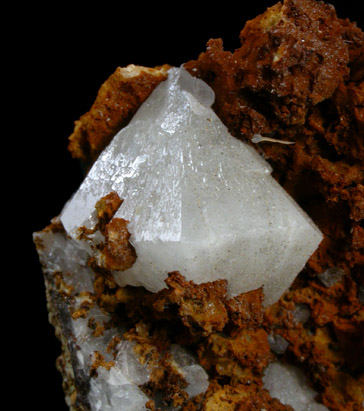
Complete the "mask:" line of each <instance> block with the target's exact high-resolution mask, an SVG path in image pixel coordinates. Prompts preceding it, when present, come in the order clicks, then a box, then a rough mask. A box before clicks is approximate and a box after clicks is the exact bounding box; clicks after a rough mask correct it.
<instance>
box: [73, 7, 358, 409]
mask: <svg viewBox="0 0 364 411" xmlns="http://www.w3.org/2000/svg"><path fill="white" fill-rule="evenodd" d="M240 40H241V47H240V48H239V49H237V50H235V51H234V52H230V51H225V50H224V49H223V43H222V40H220V39H218V40H210V41H209V42H208V45H207V50H206V52H204V53H202V54H201V55H200V56H199V57H198V59H197V60H195V61H190V62H188V63H186V64H185V65H184V67H185V68H186V69H187V70H188V71H189V72H190V73H191V74H192V75H194V76H196V77H199V78H201V79H203V80H205V81H206V82H207V83H208V84H209V85H210V86H211V87H212V88H213V90H214V91H215V94H216V100H215V104H214V106H213V109H214V110H215V111H216V113H217V114H218V116H219V117H220V118H221V120H222V121H223V122H224V123H225V125H226V126H227V127H228V129H229V131H230V132H231V133H232V134H233V135H234V136H235V137H237V138H239V139H242V140H244V141H246V142H248V143H249V144H251V145H253V146H254V147H255V148H256V150H257V151H258V152H260V153H261V154H262V155H264V156H265V158H266V159H267V160H268V161H269V162H270V163H271V165H272V166H273V169H274V171H273V176H274V177H275V178H276V179H277V180H278V181H279V182H280V183H281V185H282V186H283V187H284V188H285V189H286V190H287V191H288V192H289V193H290V194H291V195H292V197H293V198H294V199H295V200H296V201H297V202H298V203H299V205H300V206H301V207H302V208H303V209H304V210H306V212H307V213H308V214H309V215H310V216H311V217H312V219H313V220H314V221H315V223H316V224H317V225H318V226H319V228H320V229H321V231H322V232H323V234H324V240H323V241H322V243H321V245H320V247H319V249H318V250H317V251H316V252H315V254H314V255H313V256H312V258H311V259H310V260H309V262H308V264H307V265H306V267H305V269H304V270H303V271H302V272H301V273H300V275H299V276H298V277H297V279H296V281H295V282H294V284H293V285H292V287H291V289H290V290H288V291H287V293H286V294H285V295H284V296H282V298H281V299H280V300H279V301H278V302H277V303H276V304H274V305H273V306H271V307H269V308H268V309H267V310H265V311H264V310H263V308H262V305H261V302H262V292H261V290H255V291H252V292H250V293H246V294H243V295H241V296H238V297H236V298H234V299H230V300H228V299H227V298H226V284H225V282H224V281H217V282H214V283H207V284H202V285H195V284H193V283H188V282H186V281H185V279H184V278H183V277H182V276H181V275H180V274H179V273H171V274H170V275H169V277H168V279H167V281H166V284H167V288H166V289H165V290H162V291H160V292H159V293H156V294H152V293H149V292H147V291H146V290H145V289H143V288H135V287H134V288H133V287H124V288H121V287H118V286H117V285H116V283H115V282H114V280H113V278H112V275H111V273H110V272H109V271H108V270H106V269H98V268H96V267H95V270H96V280H95V294H96V300H97V302H98V304H99V305H100V306H101V307H103V308H104V309H106V310H108V311H111V312H115V313H118V312H119V311H120V312H122V313H123V315H125V316H126V318H127V321H128V323H129V328H130V332H129V334H128V338H130V339H134V340H138V341H139V343H140V344H141V346H142V347H144V350H147V349H148V347H149V346H150V345H152V346H153V347H158V346H160V347H161V346H163V347H165V346H168V344H170V343H171V342H175V343H179V344H182V345H184V346H187V347H189V348H190V349H192V350H193V351H194V352H195V353H196V355H198V358H199V361H200V363H201V364H202V365H203V366H204V367H205V369H206V370H207V371H208V372H209V375H210V381H211V384H210V387H209V389H208V391H207V393H206V395H205V396H204V397H203V398H199V399H196V400H195V401H189V402H187V403H185V405H184V410H197V409H201V410H205V411H207V410H208V411H213V410H218V409H222V408H221V407H222V406H221V404H224V409H234V410H238V409H244V410H249V409H252V410H253V409H267V410H268V409H269V410H281V409H282V410H283V409H289V407H286V406H283V405H282V404H280V403H279V401H276V400H272V399H271V398H270V397H269V395H268V393H267V392H266V391H264V390H263V388H262V380H261V376H262V372H263V370H264V367H265V366H266V365H267V364H268V363H269V361H271V359H272V356H273V353H272V352H271V351H270V349H269V346H268V340H267V336H268V335H269V334H271V335H280V336H281V337H283V338H284V339H285V340H286V341H287V342H288V343H289V345H288V349H287V351H286V352H285V353H284V354H283V358H284V359H285V360H287V361H290V362H293V363H295V364H298V365H299V366H300V367H301V368H302V369H303V370H304V371H305V372H306V373H307V375H308V377H309V379H310V380H311V381H312V382H313V383H314V386H315V389H316V390H317V391H319V393H320V398H319V399H320V401H321V402H323V403H324V404H325V405H326V406H327V407H329V408H330V409H331V410H360V409H362V408H361V407H362V398H363V393H364V375H363V366H364V358H363V352H364V310H363V299H364V297H363V282H364V82H363V80H364V39H363V33H362V31H361V30H360V29H359V28H358V27H357V26H356V25H355V24H354V23H351V22H349V21H348V20H342V19H339V18H338V17H337V16H336V13H335V10H334V8H333V7H332V6H330V5H328V4H324V3H322V2H318V1H314V0H285V1H284V2H283V3H278V4H276V5H275V6H273V7H271V8H269V9H268V10H267V11H266V12H265V13H264V14H262V15H261V16H258V17H257V18H255V19H254V20H251V21H249V22H247V24H246V26H245V27H244V29H243V30H242V32H241V34H240ZM167 68H168V66H164V67H163V68H162V69H157V72H155V71H154V70H156V69H140V72H138V71H137V73H138V74H136V75H135V76H134V75H132V76H129V77H128V76H127V75H125V74H123V73H125V70H130V68H129V69H128V68H127V69H118V70H117V71H116V73H114V74H113V75H112V76H111V77H110V78H109V79H108V80H107V81H106V83H105V84H104V85H103V86H102V88H101V90H100V92H99V95H98V97H97V99H96V102H95V103H94V105H93V107H92V108H91V110H90V112H89V113H87V114H86V115H85V116H83V117H82V118H81V119H80V120H79V121H78V122H76V128H75V132H74V134H73V135H72V136H71V138H70V150H71V152H72V154H73V156H75V157H77V158H81V159H83V160H85V161H86V162H87V163H88V165H90V164H91V163H92V161H94V160H95V158H96V157H97V155H98V154H99V153H100V152H101V150H102V149H103V148H104V147H105V146H106V145H107V144H108V142H109V140H110V139H111V137H112V135H113V134H114V133H115V132H116V131H118V129H120V128H121V127H122V126H124V125H125V124H126V123H127V122H128V121H129V119H130V118H131V115H132V113H134V112H135V111H136V110H137V108H138V107H139V105H140V104H141V103H142V102H143V101H144V100H145V98H146V97H147V96H148V95H149V93H150V92H151V90H152V89H153V88H154V87H155V86H156V85H157V84H158V83H159V82H160V81H162V80H163V79H165V77H166V70H167ZM138 70H139V69H138ZM156 73H157V74H156ZM134 74H135V73H134ZM130 107H131V109H130ZM119 118H120V120H118V119H119ZM108 119H110V120H108ZM109 123H110V124H111V125H110V126H109ZM255 134H260V135H262V136H263V137H270V138H273V139H277V140H286V141H290V142H294V144H292V145H285V144H279V143H277V142H276V143H275V142H272V141H262V142H260V143H258V144H254V143H253V142H252V138H253V136H254V135H255ZM124 228H125V227H124ZM126 240H127V239H126ZM126 240H125V241H126ZM332 267H337V268H339V269H340V270H342V271H343V273H344V276H343V277H342V278H341V279H340V280H338V281H337V282H336V283H335V284H332V285H330V284H329V286H325V285H324V283H322V281H320V276H319V274H320V273H323V272H324V271H325V270H326V269H328V268H332ZM300 312H301V313H302V312H306V314H305V316H303V317H302V315H301V316H300V315H299V313H300ZM138 324H139V326H138ZM140 324H144V326H145V327H146V329H147V333H146V334H145V335H144V337H143V338H144V340H142V337H141V335H140V332H138V327H139V328H140ZM143 344H144V345H143ZM148 344H149V345H148ZM141 350H142V348H141ZM142 351H143V350H142ZM162 370H164V372H165V373H166V374H165V375H169V374H168V373H169V371H168V369H163V367H162ZM162 380H163V378H161V377H160V376H159V377H157V376H156V377H155V379H154V380H153V381H152V383H151V385H150V386H148V387H145V389H146V390H149V392H152V391H153V390H154V391H157V390H158V389H159V388H160V384H161V381H162ZM176 381H177V380H176ZM180 383H181V382H180V381H179V382H178V383H176V384H177V385H178V384H180ZM176 387H177V386H176ZM178 390H179V388H178V389H177V388H176V390H175V391H173V387H169V392H170V398H169V400H168V401H172V402H173V398H174V395H175V398H179V400H178V401H180V398H181V397H180V396H179V395H180V394H179V393H180V391H178ZM153 406H154V405H153V404H152V403H150V408H151V409H153Z"/></svg>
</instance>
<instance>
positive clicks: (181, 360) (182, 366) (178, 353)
mask: <svg viewBox="0 0 364 411" xmlns="http://www.w3.org/2000/svg"><path fill="white" fill-rule="evenodd" d="M170 353H171V354H172V358H173V363H174V365H175V367H176V368H177V370H178V371H179V372H180V373H181V374H182V375H183V377H184V378H185V380H186V381H187V383H188V386H187V387H186V389H185V391H186V392H187V394H188V395H189V396H190V397H194V396H195V395H198V394H199V393H201V392H205V391H206V390H207V387H208V386H209V377H208V375H207V373H206V371H205V370H204V369H203V368H202V367H201V366H200V365H199V364H198V362H197V360H196V359H195V358H194V357H193V356H192V354H190V353H189V352H187V351H186V350H185V349H184V348H182V347H181V346H180V345H176V344H173V345H172V346H171V349H170Z"/></svg>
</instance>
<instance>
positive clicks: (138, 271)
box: [61, 68, 322, 304]
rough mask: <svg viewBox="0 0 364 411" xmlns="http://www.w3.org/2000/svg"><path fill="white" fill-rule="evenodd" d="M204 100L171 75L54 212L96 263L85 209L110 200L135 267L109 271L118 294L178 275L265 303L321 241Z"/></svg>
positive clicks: (91, 218) (192, 81) (187, 81)
mask: <svg viewBox="0 0 364 411" xmlns="http://www.w3.org/2000/svg"><path fill="white" fill-rule="evenodd" d="M213 101H214V93H213V91H212V90H211V89H210V88H209V86H208V85H207V84H206V83H204V82H203V81H201V80H199V79H196V78H193V77H192V76H191V75H190V74H188V73H187V71H185V70H184V69H183V68H172V69H170V71H169V76H168V79H167V80H166V81H164V82H162V83H161V84H160V85H159V86H158V87H157V88H156V89H155V90H154V91H153V93H152V94H151V96H150V97H149V98H148V99H147V100H146V101H145V102H144V103H143V105H142V106H141V107H140V109H139V110H138V112H137V113H136V115H135V116H134V118H133V119H132V120H131V122H130V123H129V125H128V126H127V127H125V128H123V129H122V130H121V131H120V132H119V133H118V134H117V135H116V136H115V137H114V138H113V140H112V142H111V143H110V144H109V146H108V147H107V148H106V149H105V150H104V152H103V153H102V154H101V155H100V157H99V158H98V160H97V161H96V162H95V163H94V165H93V167H92V168H91V170H90V171H89V173H88V175H87V177H86V178H85V180H84V182H83V183H82V184H81V186H80V188H79V190H78V191H77V192H76V193H75V194H74V196H73V198H72V199H71V200H70V201H69V202H68V204H67V205H66V206H65V208H64V209H63V212H62V214H61V221H62V223H63V226H64V227H65V229H66V231H67V233H68V235H70V236H71V237H72V238H73V239H74V240H75V241H77V242H79V244H80V247H82V248H83V249H85V250H86V251H87V252H88V253H90V254H91V255H92V256H93V257H95V258H96V259H97V258H98V253H99V251H98V250H99V249H100V247H98V244H99V243H102V241H103V236H102V234H101V233H100V232H96V233H94V235H93V236H92V238H89V239H88V240H87V241H85V240H84V239H81V238H80V237H79V232H80V231H79V230H80V227H86V228H88V229H92V228H94V227H95V224H96V218H95V212H94V210H95V204H96V203H97V201H98V200H100V198H102V197H104V196H106V195H108V194H109V193H111V192H116V193H117V194H118V196H119V197H120V198H121V199H122V200H123V202H122V204H121V206H120V207H119V209H118V210H117V211H116V214H115V215H114V217H115V218H122V219H124V220H127V221H129V225H128V231H129V232H130V233H131V237H130V242H131V244H132V245H133V246H134V248H135V251H136V255H137V259H136V262H135V263H134V265H133V266H132V267H131V268H129V269H127V270H124V271H114V273H113V274H114V276H115V279H116V281H117V282H118V284H119V285H121V286H124V285H127V284H129V285H133V286H140V285H141V286H144V287H145V288H147V289H148V290H150V291H152V292H157V291H159V290H161V289H162V288H164V287H165V283H164V280H165V279H166V277H167V273H168V272H171V271H179V272H180V273H181V274H182V275H184V276H185V277H186V279H187V280H193V281H194V282H195V283H203V282H207V281H214V280H217V279H227V280H228V292H229V295H231V296H234V295H237V294H240V293H242V292H247V291H250V290H253V289H257V288H259V287H261V286H264V292H265V304H271V303H273V302H275V301H276V300H277V299H278V298H279V297H280V296H281V294H282V293H283V292H284V290H286V289H287V288H288V287H289V286H290V284H291V282H292V280H293V279H294V277H295V276H296V275H297V274H298V272H299V271H300V270H301V269H302V268H303V266H304V265H305V263H306V261H307V259H308V258H309V257H310V256H311V254H312V253H313V252H314V251H315V249H316V247H317V246H318V244H319V242H320V241H321V239H322V236H321V233H320V232H319V230H318V229H317V228H316V226H315V225H314V224H313V222H312V221H311V220H310V219H309V218H308V216H307V215H306V214H305V213H304V212H303V211H302V210H301V209H300V208H299V207H298V206H297V204H296V203H295V202H294V201H293V200H292V198H290V197H289V196H288V195H287V194H286V192H285V191H284V190H283V189H282V188H281V186H280V185H279V184H278V183H277V182H276V181H275V180H274V179H273V178H272V177H271V175H270V173H271V167H270V166H269V165H268V163H267V162H266V161H265V160H264V159H263V158H262V157H261V156H259V155H258V154H257V153H256V151H255V150H254V149H253V148H251V147H250V146H249V145H247V144H245V143H243V142H241V141H240V140H238V139H236V138H234V137H232V136H231V135H230V134H229V133H228V131H227V129H226V127H225V126H224V125H223V124H222V123H221V121H220V120H219V119H218V117H217V116H216V114H215V113H214V112H213V110H212V109H211V105H212V104H213Z"/></svg>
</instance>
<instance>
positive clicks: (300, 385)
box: [263, 361, 328, 411]
mask: <svg viewBox="0 0 364 411" xmlns="http://www.w3.org/2000/svg"><path fill="white" fill-rule="evenodd" d="M263 383H264V388H266V389H267V390H268V391H269V394H270V395H271V396H272V397H273V398H278V399H279V400H280V401H281V402H282V404H286V405H290V406H291V407H293V409H294V410H295V411H328V408H326V407H325V406H324V405H322V404H319V403H317V402H316V400H315V397H316V395H317V393H316V392H315V391H314V390H313V389H312V388H311V387H310V386H309V383H308V382H307V380H306V378H305V376H304V374H303V373H302V371H301V370H300V369H299V368H297V367H295V366H293V365H290V364H285V363H283V362H280V361H277V362H274V363H271V364H269V365H268V367H267V368H266V370H265V374H264V377H263Z"/></svg>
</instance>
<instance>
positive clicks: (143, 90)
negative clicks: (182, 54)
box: [68, 65, 170, 166]
mask: <svg viewBox="0 0 364 411" xmlns="http://www.w3.org/2000/svg"><path fill="white" fill-rule="evenodd" d="M169 68H170V66H168V65H164V66H160V67H155V68H147V67H141V66H134V65H130V66H128V67H125V68H120V67H119V68H118V69H117V70H116V71H115V72H114V73H113V74H112V75H111V76H110V77H109V78H108V80H107V81H106V82H105V83H104V84H103V85H102V86H101V88H100V90H99V92H98V95H97V98H96V100H95V102H94V104H93V105H92V107H91V109H90V111H89V112H88V113H86V114H84V115H83V116H82V117H81V118H80V119H79V120H78V121H76V122H75V128H74V131H73V133H72V135H71V136H70V137H69V146H68V148H69V151H70V152H71V154H72V156H73V157H74V158H79V159H81V160H83V161H84V163H85V164H86V166H89V165H90V164H92V162H93V161H95V160H96V158H97V157H98V155H99V154H100V153H101V151H102V150H103V149H104V148H105V147H106V146H107V145H108V144H109V142H110V141H111V139H112V137H113V136H114V135H115V134H116V133H117V132H118V131H119V130H120V129H121V128H122V127H124V126H125V125H126V124H127V123H128V122H129V121H130V119H131V117H132V116H133V115H134V113H135V112H136V111H137V109H138V108H139V106H140V105H141V103H142V102H143V101H144V100H146V98H147V97H148V96H149V95H150V93H151V92H152V91H153V90H154V88H155V87H156V86H157V85H158V84H159V83H160V82H161V81H163V80H165V79H166V78H167V72H168V69H169Z"/></svg>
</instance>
